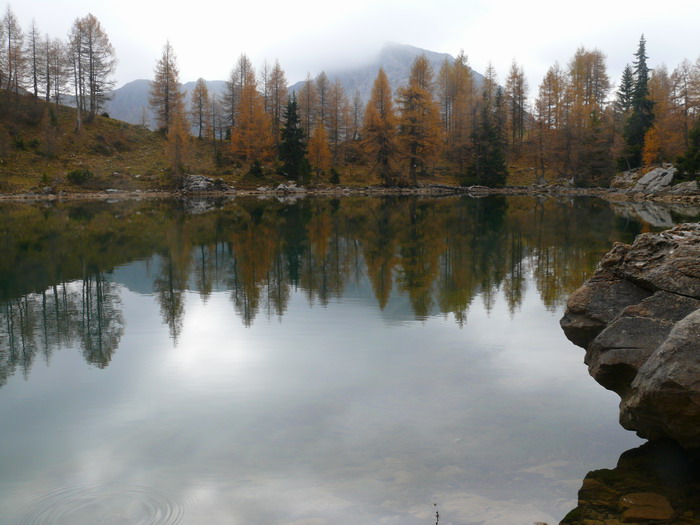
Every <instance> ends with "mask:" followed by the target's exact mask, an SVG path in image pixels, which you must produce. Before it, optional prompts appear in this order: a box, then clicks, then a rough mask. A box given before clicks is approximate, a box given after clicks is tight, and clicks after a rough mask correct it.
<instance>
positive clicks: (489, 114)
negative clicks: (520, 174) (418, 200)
mask: <svg viewBox="0 0 700 525" xmlns="http://www.w3.org/2000/svg"><path fill="white" fill-rule="evenodd" d="M502 99H503V96H502V92H501V90H500V88H499V89H498V91H497V92H496V97H495V100H494V105H493V106H492V103H491V97H490V96H489V95H488V93H486V92H484V94H483V97H482V101H481V111H480V113H479V116H478V118H477V119H476V122H475V124H474V129H473V131H472V144H473V148H472V158H471V162H470V163H469V165H468V166H467V172H466V176H465V177H464V179H463V180H462V184H465V185H466V184H483V185H484V186H489V187H499V186H503V185H504V184H505V182H506V178H507V177H508V168H507V166H506V156H505V139H504V133H505V127H504V125H503V124H504V123H503V119H502V113H503V111H502V109H503V103H502Z"/></svg>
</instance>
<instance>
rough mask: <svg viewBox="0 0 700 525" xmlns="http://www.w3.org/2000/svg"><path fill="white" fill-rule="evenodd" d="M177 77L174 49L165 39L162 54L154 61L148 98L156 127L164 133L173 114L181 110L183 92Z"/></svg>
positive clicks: (168, 127) (178, 74)
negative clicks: (153, 72) (153, 74)
mask: <svg viewBox="0 0 700 525" xmlns="http://www.w3.org/2000/svg"><path fill="white" fill-rule="evenodd" d="M179 77H180V73H179V71H178V68H177V58H176V57H175V51H173V47H172V46H171V45H170V42H169V41H167V42H166V43H165V46H163V54H162V55H161V57H160V59H159V60H158V62H157V63H156V69H155V76H154V79H153V82H151V92H150V97H149V99H148V102H149V104H150V106H151V109H152V110H153V112H154V113H155V116H156V124H157V126H158V128H159V129H160V130H162V131H164V132H166V133H167V132H168V131H169V129H170V125H171V123H172V120H173V117H174V115H176V114H179V113H182V111H183V94H182V92H181V91H180V78H179Z"/></svg>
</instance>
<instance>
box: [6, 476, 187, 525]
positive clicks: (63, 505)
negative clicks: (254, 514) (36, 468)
mask: <svg viewBox="0 0 700 525" xmlns="http://www.w3.org/2000/svg"><path fill="white" fill-rule="evenodd" d="M183 514H184V509H183V507H182V505H181V504H180V503H178V502H177V501H175V500H174V499H173V498H171V497H170V496H169V495H168V494H167V493H165V492H163V491H161V490H159V489H155V488H153V487H142V486H130V487H120V486H113V485H97V486H88V487H81V486H67V487H61V488H58V489H55V490H52V491H50V492H47V493H44V494H42V495H40V496H37V497H36V498H34V499H33V500H32V501H31V502H30V504H29V505H28V506H27V509H26V510H25V511H24V513H22V514H21V517H20V519H19V521H18V524H19V525H49V524H50V525H76V524H81V525H92V524H105V525H114V524H124V525H177V524H178V523H180V522H181V521H182V517H183Z"/></svg>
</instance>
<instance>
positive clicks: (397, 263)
mask: <svg viewBox="0 0 700 525" xmlns="http://www.w3.org/2000/svg"><path fill="white" fill-rule="evenodd" d="M2 208H3V210H2V214H1V215H0V235H1V236H2V237H1V239H2V242H3V250H4V255H3V258H2V260H0V324H1V326H0V344H1V347H0V384H1V383H3V382H4V381H5V380H6V379H7V377H9V376H10V375H12V374H13V373H14V372H15V370H16V369H18V368H19V369H20V370H21V371H22V373H23V374H27V373H28V372H29V370H30V368H31V366H32V363H33V362H34V360H35V359H36V357H37V356H38V355H41V356H43V357H44V359H47V360H48V359H49V358H50V356H51V353H52V352H53V351H54V349H56V348H59V347H66V346H71V345H73V346H79V347H80V348H81V349H82V351H83V354H84V356H85V359H86V360H87V361H88V362H89V363H91V364H94V365H95V366H98V367H104V366H107V365H108V364H109V362H110V359H111V356H112V354H113V353H114V352H115V350H116V349H117V347H118V346H119V341H120V339H121V337H122V335H123V333H124V320H123V315H122V312H121V304H120V299H119V285H118V284H116V283H114V282H112V280H111V278H110V272H111V271H112V270H113V269H114V268H115V267H117V266H120V265H124V264H126V263H129V262H131V261H135V260H150V259H152V258H153V257H154V255H155V256H157V260H158V261H159V268H158V269H157V271H156V272H155V277H154V278H153V281H152V288H153V290H154V292H155V295H156V298H157V303H158V305H159V307H160V311H161V317H162V319H163V322H164V324H166V325H167V326H168V328H169V332H170V336H171V338H172V339H173V340H174V341H177V339H178V337H179V335H180V332H181V330H182V323H183V318H184V316H185V315H186V297H187V292H196V293H198V294H199V295H200V296H201V298H202V299H203V300H204V301H206V300H207V299H208V298H209V297H210V296H211V294H212V293H213V292H214V291H215V290H216V291H226V292H227V293H228V294H229V296H230V300H231V302H232V304H233V307H234V310H235V312H236V315H237V316H238V317H239V318H240V319H241V321H242V323H243V324H244V325H245V326H250V325H251V324H252V323H253V322H254V321H255V319H256V317H257V316H258V315H260V313H261V312H262V313H263V314H264V315H266V316H268V317H270V316H277V317H280V318H281V317H282V316H284V314H285V311H286V309H287V306H288V303H289V301H290V298H291V297H292V295H293V293H294V292H296V291H301V292H303V293H304V294H305V295H306V297H307V299H308V301H309V303H312V304H313V303H316V302H317V303H319V304H320V305H326V304H328V303H329V301H331V300H332V299H334V298H339V297H342V295H343V294H344V292H345V290H346V288H347V287H348V285H350V284H353V285H355V284H357V283H360V282H365V281H364V280H366V282H368V283H369V286H370V287H371V290H372V292H373V295H374V298H375V300H376V303H377V305H378V306H379V308H380V309H384V308H385V307H386V306H387V304H388V302H389V300H390V298H391V297H392V295H394V294H398V295H402V296H405V297H406V298H407V299H408V301H409V303H410V305H411V308H412V311H413V315H414V316H415V318H417V319H424V318H426V317H428V316H431V315H437V314H440V315H452V316H453V317H454V318H455V320H456V321H457V322H458V323H459V324H460V325H463V324H464V323H466V322H467V318H468V312H469V308H470V305H471V304H472V302H473V301H475V300H481V301H482V302H483V303H484V305H485V306H486V308H487V310H488V309H490V308H492V307H493V304H494V301H496V298H497V297H498V295H499V293H501V294H502V295H503V297H504V298H505V300H506V301H507V304H508V308H509V309H510V311H511V312H516V311H517V310H518V308H519V307H520V305H521V302H522V298H523V296H524V292H525V288H526V286H528V283H532V285H534V286H536V288H537V290H538V292H539V295H540V297H541V300H542V302H543V303H544V304H545V305H546V306H547V308H549V309H552V310H553V309H555V308H557V307H559V306H561V305H562V304H563V302H564V301H565V299H566V297H567V296H568V294H569V293H570V292H571V291H573V290H574V289H575V288H576V287H577V286H579V284H580V283H581V282H582V281H583V280H584V279H586V278H587V277H588V276H589V275H590V274H591V273H592V271H593V269H594V268H595V265H596V263H597V261H598V259H599V258H600V256H601V255H602V254H603V253H605V252H606V251H607V250H608V249H609V247H610V245H611V244H612V242H613V241H616V240H622V241H631V240H632V238H633V237H634V235H635V234H636V233H638V232H639V231H641V229H642V227H643V225H642V224H640V223H636V222H634V221H631V220H629V219H626V220H620V219H618V218H616V216H615V214H614V213H613V211H612V210H611V208H610V206H609V205H608V204H607V203H605V202H603V201H600V200H595V199H571V200H557V199H553V198H530V197H514V198H509V199H506V198H504V197H489V198H486V199H471V198H442V199H437V198H416V197H403V198H398V197H382V198H344V199H323V198H313V199H302V200H300V201H297V202H294V203H285V202H279V201H276V200H274V201H273V200H269V201H262V200H257V199H236V200H235V201H232V202H228V203H225V204H224V205H222V206H221V207H220V208H218V209H213V210H209V211H207V212H204V213H196V214H191V213H188V206H187V203H183V202H180V201H159V202H138V201H130V202H121V203H111V204H110V203H55V204H51V205H49V204H44V205H42V206H31V205H24V204H4V205H3V206H2Z"/></svg>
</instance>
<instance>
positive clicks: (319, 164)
mask: <svg viewBox="0 0 700 525" xmlns="http://www.w3.org/2000/svg"><path fill="white" fill-rule="evenodd" d="M307 156H308V159H309V163H310V164H311V167H312V168H313V170H314V172H315V173H316V177H318V176H320V175H321V173H322V172H325V171H327V170H328V169H329V168H330V167H331V151H330V149H329V147H328V134H327V133H326V127H325V126H324V125H323V123H322V122H321V119H318V121H317V122H316V127H315V128H314V132H313V134H312V135H311V138H310V139H309V144H308V154H307Z"/></svg>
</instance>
